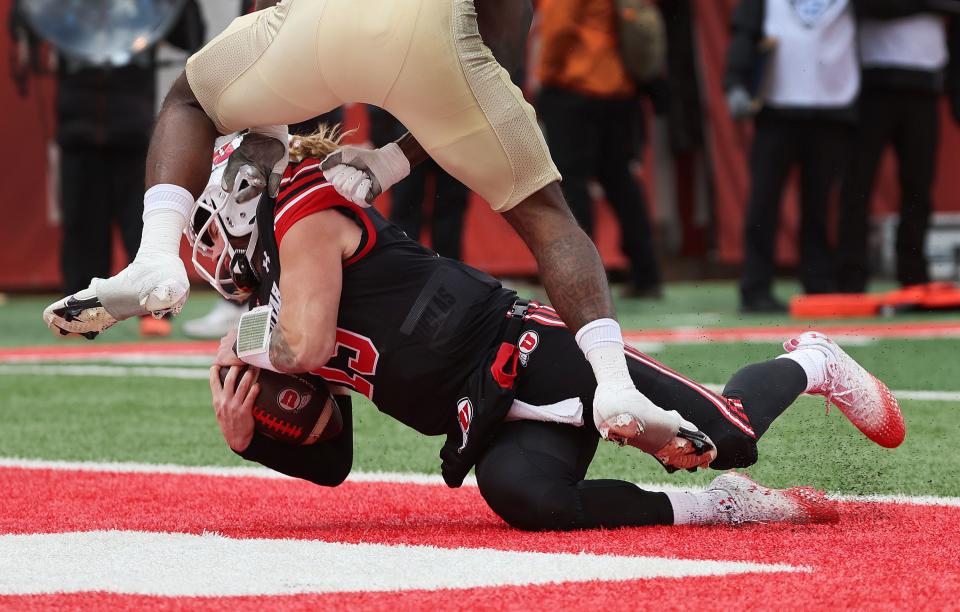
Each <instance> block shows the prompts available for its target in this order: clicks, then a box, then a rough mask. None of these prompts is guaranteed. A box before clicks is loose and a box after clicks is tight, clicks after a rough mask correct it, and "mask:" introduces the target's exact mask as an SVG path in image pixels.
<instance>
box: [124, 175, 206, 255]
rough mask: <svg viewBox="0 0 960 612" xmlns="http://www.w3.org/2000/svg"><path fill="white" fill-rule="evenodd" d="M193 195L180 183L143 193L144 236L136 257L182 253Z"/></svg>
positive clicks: (155, 187)
mask: <svg viewBox="0 0 960 612" xmlns="http://www.w3.org/2000/svg"><path fill="white" fill-rule="evenodd" d="M193 203H194V200H193V196H192V195H191V194H190V192H189V191H187V190H186V189H184V188H183V187H179V186H177V185H169V184H163V185H155V186H153V187H151V188H150V189H148V190H147V192H146V193H145V194H144V195H143V237H142V238H141V239H140V249H139V250H138V251H137V256H136V257H135V258H134V259H135V260H137V259H141V258H145V259H149V258H150V257H152V256H155V255H158V254H166V255H173V256H175V257H179V255H180V236H181V235H182V234H183V230H184V228H186V227H187V217H188V215H189V214H190V209H191V208H193Z"/></svg>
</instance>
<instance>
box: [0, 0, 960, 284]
mask: <svg viewBox="0 0 960 612" xmlns="http://www.w3.org/2000/svg"><path fill="white" fill-rule="evenodd" d="M11 1H12V0H0V32H2V34H0V71H2V72H3V74H0V135H2V137H3V145H2V147H0V173H2V174H0V218H2V221H0V288H2V289H51V288H55V287H57V286H58V285H59V282H60V281H59V263H58V258H59V233H58V231H59V230H58V228H57V226H56V224H55V222H54V221H53V220H52V218H51V214H50V211H49V210H48V206H47V202H48V194H47V143H48V142H49V140H50V139H51V138H52V135H53V125H54V121H55V119H54V116H53V111H52V103H53V100H54V94H55V91H54V83H53V82H52V79H50V78H49V77H32V78H31V80H30V83H29V91H28V95H27V97H26V98H22V97H20V96H19V95H18V93H17V91H16V89H15V87H14V83H13V80H12V79H11V78H10V77H9V74H10V71H9V69H8V67H9V66H10V65H11V57H10V56H11V43H10V41H9V34H8V32H9V30H8V27H7V19H8V13H9V9H10V5H11ZM735 1H736V0H700V1H699V2H697V3H696V7H697V28H698V44H699V45H700V56H701V58H702V77H703V82H704V87H705V89H706V96H705V113H706V116H707V124H708V126H709V132H708V133H709V140H708V142H709V153H710V157H711V161H712V163H713V165H714V177H715V185H714V188H715V189H714V193H715V206H716V208H715V211H716V215H715V217H716V237H715V242H716V244H717V246H718V253H719V256H720V259H721V260H722V261H724V262H727V263H736V262H738V261H739V260H740V256H741V252H740V251H741V249H740V240H741V233H742V217H743V208H744V203H745V201H746V192H747V180H748V168H747V164H746V154H747V151H748V149H749V142H750V134H749V128H748V126H743V125H736V124H734V123H733V122H732V121H731V120H730V118H729V116H728V115H727V112H726V107H725V105H724V102H723V96H722V91H721V88H722V72H723V55H724V50H725V48H726V44H727V38H728V34H727V21H728V14H729V11H730V9H731V7H732V6H733V5H734V3H735ZM674 78H688V76H687V75H674ZM346 123H347V127H353V126H359V127H360V128H361V131H360V133H359V135H358V136H359V137H360V138H362V137H363V135H364V134H365V133H366V132H365V130H366V116H365V113H364V112H363V109H362V107H353V108H351V109H349V110H348V115H347V120H346ZM943 125H944V129H943V136H942V143H941V155H940V168H939V169H938V170H939V171H938V175H937V176H938V179H937V186H936V206H937V209H938V210H960V201H958V195H960V175H958V173H956V172H955V171H953V167H954V166H955V155H956V152H957V151H958V150H960V130H958V128H957V126H956V125H955V124H954V123H953V122H952V120H951V119H950V118H949V116H948V114H947V112H946V108H944V121H943ZM648 156H649V154H648ZM648 161H649V160H648ZM889 164H890V161H889V160H888V165H887V166H885V172H884V174H883V176H882V177H881V179H880V182H879V186H878V197H877V201H876V203H875V204H876V206H877V210H878V211H887V210H895V209H896V199H897V188H896V180H895V176H894V174H893V172H892V166H890V165H889ZM646 167H650V166H649V163H648V164H646ZM793 200H794V195H793V193H792V192H791V193H790V194H788V196H787V207H788V211H787V213H786V214H785V215H784V227H783V228H782V239H781V249H780V258H781V260H782V262H784V263H789V262H790V261H792V260H793V259H794V258H795V252H794V249H793V246H792V245H793V240H792V236H793V235H795V233H796V224H797V215H796V207H795V205H794V204H795V203H794V202H793ZM378 206H380V207H382V208H383V209H385V210H386V209H388V207H389V197H388V196H385V197H383V198H382V201H381V202H378ZM653 206H654V208H655V206H656V204H655V203H653ZM466 228H467V229H466V232H467V233H466V236H465V238H464V258H465V259H466V261H467V262H468V263H470V264H472V265H474V266H477V267H479V268H482V269H484V270H487V271H489V272H492V273H494V274H499V275H528V274H533V273H535V271H536V265H535V262H534V260H533V257H532V256H531V255H530V253H529V251H528V250H527V249H526V247H525V246H524V244H523V243H522V241H521V240H520V239H519V238H517V236H516V235H515V234H514V233H513V231H512V230H511V229H510V227H509V226H508V225H507V223H506V222H505V221H504V220H503V219H501V218H500V217H499V216H498V215H496V214H494V213H492V212H490V211H489V209H488V208H487V206H486V204H485V203H483V202H482V201H481V200H480V199H479V198H477V197H472V198H471V201H470V207H469V210H468V212H467V221H466ZM597 241H598V244H599V248H600V253H601V255H602V256H603V259H604V261H605V263H606V264H607V266H608V267H611V268H619V267H622V266H623V265H624V264H625V262H624V259H623V257H622V255H621V254H620V253H619V251H618V248H617V246H618V242H619V239H618V228H617V225H616V221H615V218H614V217H613V215H612V213H611V211H610V210H609V208H608V207H607V206H606V205H602V206H601V207H600V210H599V212H598V220H597ZM116 261H117V267H118V269H119V267H120V266H122V265H123V263H124V256H123V254H122V251H120V250H119V249H117V257H116Z"/></svg>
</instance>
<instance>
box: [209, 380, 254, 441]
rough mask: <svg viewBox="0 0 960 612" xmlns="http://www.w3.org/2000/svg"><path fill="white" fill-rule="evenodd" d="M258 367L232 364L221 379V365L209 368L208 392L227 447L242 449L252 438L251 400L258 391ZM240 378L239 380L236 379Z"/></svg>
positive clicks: (252, 400) (252, 401)
mask: <svg viewBox="0 0 960 612" xmlns="http://www.w3.org/2000/svg"><path fill="white" fill-rule="evenodd" d="M259 372H260V371H259V370H258V369H257V368H255V367H253V366H249V367H238V366H232V367H231V368H230V371H229V372H227V375H226V377H224V378H223V383H221V382H220V366H217V365H215V366H213V367H211V368H210V392H211V393H212V395H213V411H214V413H215V414H216V415H217V424H218V425H220V431H221V432H222V433H223V439H224V440H226V442H227V444H228V445H230V448H232V449H233V450H235V451H237V452H238V453H242V452H243V451H245V450H246V449H247V447H248V446H250V441H251V440H252V439H253V427H254V421H253V403H254V401H255V400H256V399H257V395H259V393H260V385H259V384H257V382H256V380H257V375H258V374H259ZM238 379H239V380H238Z"/></svg>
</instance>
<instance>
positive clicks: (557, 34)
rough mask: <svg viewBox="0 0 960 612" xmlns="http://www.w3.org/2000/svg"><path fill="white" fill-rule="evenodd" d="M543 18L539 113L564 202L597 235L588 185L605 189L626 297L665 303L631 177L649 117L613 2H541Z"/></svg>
mask: <svg viewBox="0 0 960 612" xmlns="http://www.w3.org/2000/svg"><path fill="white" fill-rule="evenodd" d="M538 11H539V13H540V19H541V21H540V24H541V26H540V27H541V50H540V60H539V65H538V75H539V80H540V82H541V84H542V90H541V92H540V95H539V96H538V100H537V110H538V112H539V115H540V118H541V119H542V121H543V123H544V131H545V135H546V138H547V144H548V145H549V147H550V153H551V154H552V156H553V159H554V162H555V163H556V164H557V168H558V169H559V170H560V173H561V174H562V175H563V183H561V187H562V189H563V193H564V196H565V197H566V199H567V202H568V203H569V204H570V208H571V209H572V210H573V213H574V215H575V216H576V217H577V221H578V222H579V223H580V225H581V226H582V227H583V228H584V230H585V231H586V232H587V233H588V234H592V231H593V201H592V199H591V197H590V193H589V190H588V184H589V182H590V180H591V179H596V180H597V181H598V182H599V183H600V185H601V186H602V187H603V191H604V194H605V195H606V198H607V200H608V201H609V202H610V204H611V205H612V206H613V209H614V211H615V212H616V214H617V217H618V219H619V221H620V231H621V248H622V249H623V251H624V254H625V255H626V256H627V258H628V259H629V260H630V268H631V285H630V287H629V288H628V289H627V292H626V294H627V295H631V296H634V297H659V296H660V295H661V288H660V269H659V265H658V263H657V259H656V256H655V254H654V249H653V239H652V236H651V230H650V219H649V215H648V212H647V204H646V198H645V196H644V193H643V191H642V190H641V189H640V186H639V185H638V184H637V181H636V179H635V177H634V176H633V174H632V173H631V171H630V161H631V160H632V159H634V158H635V157H636V156H637V147H636V143H637V142H639V141H640V136H641V134H642V131H641V130H642V127H643V125H642V120H643V117H642V113H641V107H640V105H639V103H638V91H637V86H636V84H635V83H634V82H633V80H632V79H631V77H630V75H629V74H628V73H627V69H626V67H625V65H624V61H623V58H622V56H621V52H620V41H619V34H618V30H617V15H616V6H615V4H614V0H542V1H541V2H540V3H539V5H538Z"/></svg>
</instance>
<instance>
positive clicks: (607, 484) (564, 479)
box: [476, 421, 673, 530]
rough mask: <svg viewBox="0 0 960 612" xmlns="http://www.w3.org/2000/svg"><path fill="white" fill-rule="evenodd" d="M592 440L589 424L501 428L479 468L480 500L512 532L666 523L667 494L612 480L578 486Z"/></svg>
mask: <svg viewBox="0 0 960 612" xmlns="http://www.w3.org/2000/svg"><path fill="white" fill-rule="evenodd" d="M598 440H599V435H598V434H597V432H596V430H595V429H593V427H592V426H590V425H589V424H585V425H584V426H583V427H572V426H570V425H559V424H554V423H541V422H536V421H515V422H511V423H505V424H504V425H503V426H502V427H501V428H500V430H499V432H498V433H497V437H496V439H495V440H494V441H493V443H492V444H491V445H490V447H489V448H488V449H487V451H486V453H485V454H484V455H483V457H481V459H480V461H479V462H478V463H477V470H476V472H477V483H478V484H479V486H480V494H481V495H483V498H484V499H485V500H486V502H487V503H488V504H489V505H490V508H491V509H493V511H494V512H496V513H497V514H498V515H499V516H500V517H501V518H502V519H503V520H504V521H506V522H507V523H509V524H510V525H511V526H513V527H516V528H517V529H525V530H570V529H592V528H597V527H606V528H615V527H625V526H634V525H668V524H671V523H672V522H673V509H672V507H671V506H670V501H669V499H668V498H667V496H666V495H664V494H662V493H651V492H649V491H644V490H643V489H640V488H639V487H637V486H636V485H634V484H632V483H629V482H623V481H618V480H583V477H584V476H585V475H586V471H587V466H588V465H589V464H590V460H591V459H592V458H593V454H594V452H595V451H596V448H597V442H598Z"/></svg>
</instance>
